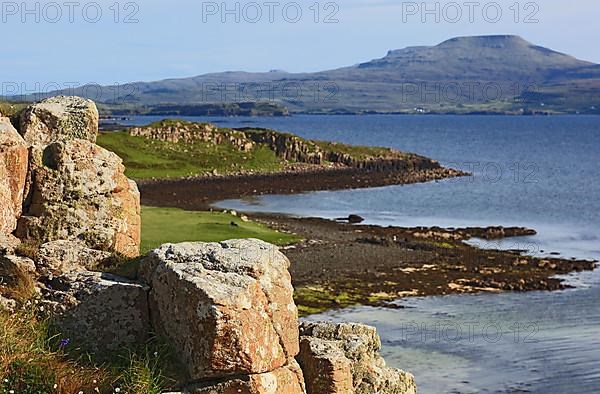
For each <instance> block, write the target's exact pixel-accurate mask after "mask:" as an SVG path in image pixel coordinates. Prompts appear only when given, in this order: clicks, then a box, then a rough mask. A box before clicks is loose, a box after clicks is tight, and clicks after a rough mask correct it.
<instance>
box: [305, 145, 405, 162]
mask: <svg viewBox="0 0 600 394" xmlns="http://www.w3.org/2000/svg"><path fill="white" fill-rule="evenodd" d="M314 142H315V144H316V145H317V146H318V147H319V148H321V149H322V150H324V151H332V152H340V153H345V154H348V155H350V156H352V157H353V158H355V159H358V160H364V159H368V158H371V157H384V158H394V159H397V158H406V157H407V156H408V154H406V153H402V152H398V151H395V150H393V149H390V148H382V147H377V146H362V145H347V144H340V143H337V142H328V141H314Z"/></svg>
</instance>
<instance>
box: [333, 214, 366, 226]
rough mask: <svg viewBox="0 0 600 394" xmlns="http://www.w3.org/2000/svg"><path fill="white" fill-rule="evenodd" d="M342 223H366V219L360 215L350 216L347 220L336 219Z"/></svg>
mask: <svg viewBox="0 0 600 394" xmlns="http://www.w3.org/2000/svg"><path fill="white" fill-rule="evenodd" d="M335 220H337V221H340V222H348V223H350V224H358V223H362V222H364V221H365V219H364V218H363V217H361V216H358V215H349V216H348V217H347V218H337V219H335Z"/></svg>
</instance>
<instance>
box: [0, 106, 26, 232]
mask: <svg viewBox="0 0 600 394" xmlns="http://www.w3.org/2000/svg"><path fill="white" fill-rule="evenodd" d="M27 162H28V151H27V145H26V143H25V141H24V140H23V138H22V137H21V136H20V135H19V133H18V132H17V130H15V128H14V127H13V125H12V124H11V123H10V120H9V119H8V118H2V117H0V234H10V233H12V232H13V231H14V230H15V228H16V227H17V219H18V218H19V216H20V215H21V210H22V204H23V194H24V189H25V179H26V176H27Z"/></svg>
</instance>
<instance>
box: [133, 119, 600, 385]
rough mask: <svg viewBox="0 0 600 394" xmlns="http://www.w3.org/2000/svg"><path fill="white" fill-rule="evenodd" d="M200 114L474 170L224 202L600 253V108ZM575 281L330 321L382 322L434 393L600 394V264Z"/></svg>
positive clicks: (396, 351) (400, 363)
mask: <svg viewBox="0 0 600 394" xmlns="http://www.w3.org/2000/svg"><path fill="white" fill-rule="evenodd" d="M192 119H193V120H201V121H212V122H215V123H217V124H220V125H222V126H227V127H236V126H257V127H269V128H274V129H278V130H284V131H290V132H293V133H295V134H298V135H300V136H303V137H306V138H315V139H323V140H332V141H339V142H345V143H352V144H363V145H380V146H391V147H394V148H398V149H401V150H406V151H411V152H416V153H420V154H423V155H426V156H429V157H432V158H434V159H436V160H439V161H440V162H441V163H442V164H444V165H448V166H452V167H455V168H460V169H463V170H466V171H470V172H473V173H474V176H473V177H470V178H461V179H456V180H447V181H442V182H438V183H428V184H420V185H407V186H391V187H384V188H376V189H363V190H347V191H336V192H318V193H307V194H302V195H295V196H264V197H259V198H253V199H251V200H246V201H225V202H221V203H219V206H220V207H224V208H231V209H238V210H244V211H265V212H281V213H288V214H294V215H300V216H320V217H329V218H333V217H339V216H346V215H348V214H350V213H355V214H359V215H361V216H363V217H365V218H366V219H367V222H369V223H373V224H382V225H400V226H416V225H440V226H446V227H459V226H469V225H481V226H489V225H507V226H512V225H521V226H527V227H533V228H535V229H537V230H538V232H539V235H537V236H535V237H527V238H520V239H512V240H505V241H503V242H501V243H499V244H496V243H492V244H489V243H484V242H480V243H479V244H480V245H481V246H482V247H506V248H518V249H527V250H529V251H530V252H531V253H534V254H547V253H549V252H559V253H561V254H562V255H563V256H566V257H579V258H587V259H600V181H599V180H598V158H599V157H600V117H594V116H589V117H588V116H579V117H502V116H498V117H496V116H330V117H327V116H294V117H290V118H192ZM135 121H136V122H137V123H147V122H148V119H147V118H145V119H136V120H135ZM570 280H571V281H572V283H574V284H576V285H578V288H577V289H575V290H569V291H563V292H556V293H529V294H501V295H486V294H484V295H477V296H448V297H428V298H421V299H411V300H407V301H400V302H401V303H403V304H407V305H409V306H411V308H409V309H404V310H382V309H377V308H357V309H350V310H345V311H341V312H336V313H334V314H326V315H324V316H318V318H327V319H334V320H335V319H340V320H354V321H362V322H365V323H369V324H373V325H375V326H377V327H378V329H379V330H380V333H381V334H382V338H383V340H384V343H385V352H386V357H387V359H388V360H389V363H390V364H391V365H393V366H397V367H401V368H403V369H407V370H410V371H411V372H413V373H414V374H415V375H416V377H417V381H418V384H419V386H420V392H421V393H446V392H448V393H450V392H452V393H474V392H535V393H597V392H600V274H599V273H598V271H597V272H594V273H585V274H581V275H574V276H572V277H570ZM473 323H476V327H478V328H476V327H475V326H474V325H473ZM515 327H519V331H518V332H519V334H520V335H519V336H518V338H517V339H515V329H516V328H515ZM470 328H471V329H472V331H473V332H472V334H471V335H470V336H469V329H470ZM459 330H460V332H459ZM482 330H483V331H482ZM497 332H500V333H501V334H500V339H498V340H495V339H494V334H495V333H497ZM458 334H460V335H458ZM524 336H525V338H524ZM436 337H437V338H438V340H435V338H436ZM490 338H491V339H490Z"/></svg>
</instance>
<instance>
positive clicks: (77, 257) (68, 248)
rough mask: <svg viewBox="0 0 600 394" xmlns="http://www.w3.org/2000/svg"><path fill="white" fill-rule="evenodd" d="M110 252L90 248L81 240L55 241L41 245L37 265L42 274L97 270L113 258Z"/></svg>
mask: <svg viewBox="0 0 600 394" xmlns="http://www.w3.org/2000/svg"><path fill="white" fill-rule="evenodd" d="M111 256H112V254H111V253H110V252H103V251H100V250H95V249H90V248H88V247H86V246H85V245H84V244H83V242H80V241H53V242H48V243H45V244H43V245H42V246H40V248H39V250H38V252H37V256H36V257H37V258H36V267H37V271H38V273H40V274H42V275H46V276H47V275H61V274H70V273H73V272H80V271H86V270H87V271H92V270H96V269H97V268H98V267H99V266H101V265H102V263H104V262H105V261H107V260H109V259H110V258H111Z"/></svg>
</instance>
